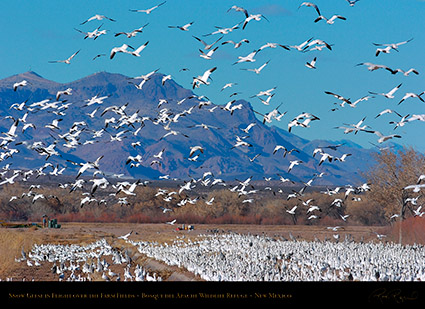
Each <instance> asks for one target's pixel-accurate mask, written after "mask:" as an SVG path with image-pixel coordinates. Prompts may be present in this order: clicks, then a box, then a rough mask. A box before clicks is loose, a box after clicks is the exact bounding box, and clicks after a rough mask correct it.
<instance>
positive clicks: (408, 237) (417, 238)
mask: <svg viewBox="0 0 425 309" xmlns="http://www.w3.org/2000/svg"><path fill="white" fill-rule="evenodd" d="M391 235H392V238H393V239H397V240H399V241H400V242H402V243H404V244H415V243H416V244H424V243H425V218H423V217H419V216H417V217H409V218H407V219H405V220H403V221H401V222H400V221H397V222H395V223H394V224H393V226H392V229H391Z"/></svg>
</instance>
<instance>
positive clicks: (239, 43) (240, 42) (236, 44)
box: [221, 39, 249, 48]
mask: <svg viewBox="0 0 425 309" xmlns="http://www.w3.org/2000/svg"><path fill="white" fill-rule="evenodd" d="M242 43H249V40H248V39H242V40H240V41H239V42H234V41H232V40H228V41H225V42H223V43H221V45H224V44H233V47H234V48H239V47H241V46H242Z"/></svg>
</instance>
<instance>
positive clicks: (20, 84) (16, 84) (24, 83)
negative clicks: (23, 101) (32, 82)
mask: <svg viewBox="0 0 425 309" xmlns="http://www.w3.org/2000/svg"><path fill="white" fill-rule="evenodd" d="M28 84H29V82H28V81H27V80H25V79H24V80H23V81H20V82H16V83H14V84H13V91H16V90H18V88H19V87H25V86H27V85H28Z"/></svg>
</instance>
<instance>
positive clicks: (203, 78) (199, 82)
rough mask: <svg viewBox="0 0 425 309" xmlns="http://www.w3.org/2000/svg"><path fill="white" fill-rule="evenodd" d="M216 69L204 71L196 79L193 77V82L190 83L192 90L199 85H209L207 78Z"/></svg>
mask: <svg viewBox="0 0 425 309" xmlns="http://www.w3.org/2000/svg"><path fill="white" fill-rule="evenodd" d="M216 69H217V67H213V68H211V69H209V70H206V71H205V72H204V73H203V74H202V76H198V77H193V82H192V88H193V89H195V87H199V85H209V83H210V82H209V81H208V80H209V78H210V75H211V73H213V72H214V71H215V70H216Z"/></svg>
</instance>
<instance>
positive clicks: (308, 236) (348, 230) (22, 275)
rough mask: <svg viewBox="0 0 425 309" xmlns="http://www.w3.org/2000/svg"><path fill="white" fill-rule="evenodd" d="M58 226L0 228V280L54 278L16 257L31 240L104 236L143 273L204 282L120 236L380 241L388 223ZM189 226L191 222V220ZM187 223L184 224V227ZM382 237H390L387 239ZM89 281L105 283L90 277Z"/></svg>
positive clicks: (83, 240)
mask: <svg viewBox="0 0 425 309" xmlns="http://www.w3.org/2000/svg"><path fill="white" fill-rule="evenodd" d="M60 224H61V226H60V228H40V227H39V226H36V225H34V226H32V227H14V228H11V227H3V228H0V279H1V280H12V281H33V280H34V281H58V275H57V274H54V273H53V272H52V271H51V266H52V265H51V264H50V263H42V264H41V265H40V266H31V267H29V266H28V265H27V264H26V263H24V262H17V261H16V260H15V259H16V258H19V257H20V256H21V252H22V250H23V251H24V252H26V253H28V252H29V251H31V248H32V247H33V246H34V244H38V245H42V244H55V245H58V244H61V245H71V244H76V245H82V246H83V245H87V244H90V243H93V242H96V241H98V240H101V239H105V240H106V241H107V242H108V244H110V245H111V246H112V247H113V248H118V249H120V250H121V251H123V250H128V252H129V253H130V256H131V258H132V261H133V263H135V264H138V265H141V266H143V267H144V268H145V269H146V270H147V271H149V272H151V273H156V274H157V276H159V277H161V278H162V280H164V281H202V279H201V278H199V277H197V276H195V275H194V274H192V273H190V272H188V271H187V270H185V269H183V268H178V267H176V266H168V265H166V264H164V263H162V262H159V261H155V260H152V259H151V258H148V257H146V256H143V255H141V254H140V253H138V252H137V251H136V250H135V249H134V247H132V246H131V245H130V244H129V243H127V242H125V241H124V240H122V239H120V238H118V237H120V236H122V235H125V234H127V233H129V232H132V234H131V235H130V237H129V239H131V240H133V241H148V242H155V243H172V242H173V241H174V240H176V239H177V238H182V237H183V238H186V239H192V240H194V239H199V238H202V237H203V236H205V235H208V234H212V233H242V234H251V235H263V236H268V237H274V238H279V239H282V238H283V239H288V240H290V239H297V240H307V241H312V240H314V239H319V240H326V239H327V240H330V241H337V240H336V239H335V238H334V237H333V236H334V235H339V237H340V238H339V239H341V240H343V239H345V238H346V237H349V238H350V239H351V240H354V241H359V242H360V241H364V242H368V241H381V240H379V239H378V238H377V236H376V235H377V234H385V233H387V232H388V229H389V227H388V226H387V227H380V226H373V227H371V226H343V227H342V228H341V229H338V231H337V232H335V231H333V230H332V229H330V228H328V227H326V226H306V225H251V224H248V225H243V224H224V225H209V224H200V225H192V227H193V229H183V225H182V224H177V223H176V224H174V225H170V224H136V223H67V222H65V223H60ZM189 225H190V224H189ZM189 225H185V227H188V226H189ZM384 241H394V240H392V239H391V238H386V239H385V240H384ZM123 267H124V266H121V265H111V269H112V270H113V271H114V272H120V273H122V272H123V269H120V268H123ZM92 280H93V281H103V280H102V278H101V277H100V275H99V277H93V278H92Z"/></svg>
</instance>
